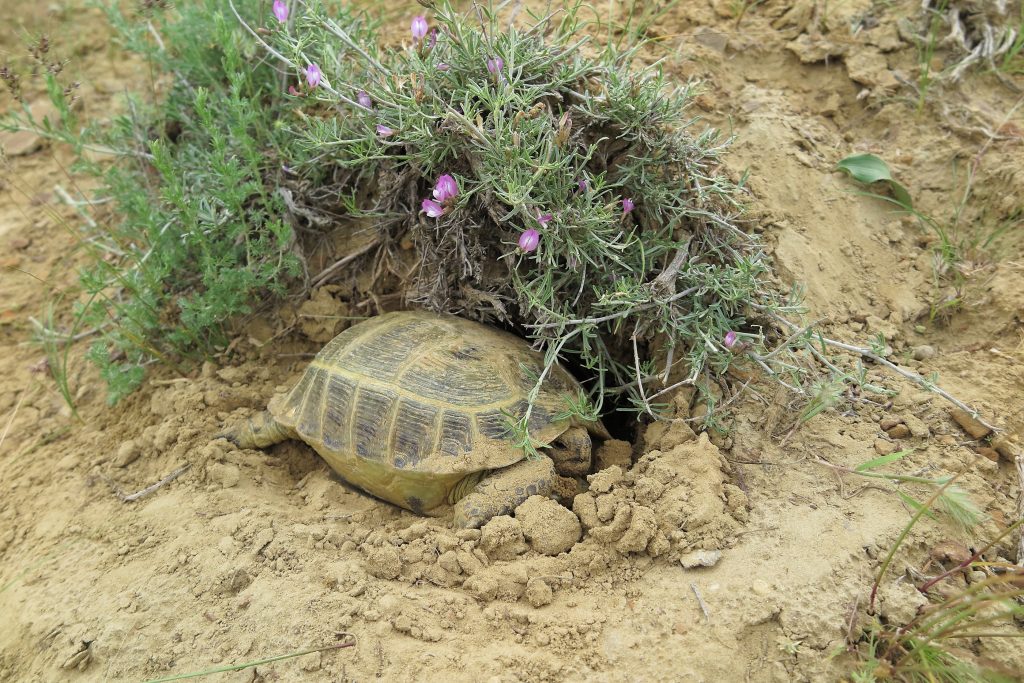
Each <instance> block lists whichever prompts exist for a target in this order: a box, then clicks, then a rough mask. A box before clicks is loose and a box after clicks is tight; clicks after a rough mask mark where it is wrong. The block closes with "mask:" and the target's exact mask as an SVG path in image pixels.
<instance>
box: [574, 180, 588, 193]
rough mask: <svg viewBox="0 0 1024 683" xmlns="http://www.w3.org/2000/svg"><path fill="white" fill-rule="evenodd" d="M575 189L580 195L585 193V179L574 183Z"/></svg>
mask: <svg viewBox="0 0 1024 683" xmlns="http://www.w3.org/2000/svg"><path fill="white" fill-rule="evenodd" d="M576 188H577V189H578V190H579V191H580V194H582V193H584V192H586V191H587V180H586V178H581V179H580V180H577V181H576Z"/></svg>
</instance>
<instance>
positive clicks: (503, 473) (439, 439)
mask: <svg viewBox="0 0 1024 683" xmlns="http://www.w3.org/2000/svg"><path fill="white" fill-rule="evenodd" d="M543 368H544V358H543V355H542V354H540V353H538V352H536V351H534V350H533V349H531V348H530V346H529V344H527V343H526V342H525V341H524V340H522V339H520V338H518V337H516V336H514V335H512V334H510V333H508V332H504V331H501V330H498V329H495V328H492V327H489V326H487V325H484V324H481V323H475V322H471V321H468V320H465V319H462V318H458V317H456V316H451V315H440V314H435V313H428V312H425V311H403V312H395V313H387V314H384V315H380V316H376V317H374V318H370V319H369V320H366V321H364V322H361V323H359V324H357V325H354V326H352V327H349V328H348V329H346V330H345V331H343V332H342V333H341V334H339V335H338V336H337V337H335V338H334V339H333V340H332V341H330V342H328V343H327V345H326V346H325V347H324V348H323V349H322V350H321V351H320V353H318V354H317V356H316V358H314V359H313V361H312V362H311V363H310V365H309V367H308V368H307V369H306V371H305V373H304V374H303V375H302V378H301V379H300V380H299V381H298V383H297V384H296V385H295V386H294V387H293V388H292V389H291V390H290V391H288V392H287V393H284V394H278V395H277V396H275V397H274V398H272V399H271V400H270V402H269V405H268V408H267V410H266V411H264V412H262V413H259V414H257V415H255V416H253V417H251V418H250V419H249V420H248V421H245V422H242V423H240V424H237V425H235V426H234V427H232V428H228V429H227V430H225V431H224V432H223V433H222V434H220V435H218V436H220V437H223V438H226V439H228V440H229V441H231V442H233V443H234V444H235V445H237V446H239V447H241V448H265V447H267V446H270V445H272V444H275V443H278V442H281V441H284V440H286V439H299V440H301V441H304V442H306V443H307V444H308V445H310V446H312V447H313V449H314V450H316V451H317V453H319V454H320V456H321V457H323V459H324V460H325V461H327V464H328V465H329V466H330V467H331V469H333V470H334V471H335V472H336V473H337V474H338V475H340V476H341V478H342V479H344V480H346V481H347V482H349V483H350V484H353V485H355V486H356V487H358V488H360V489H362V490H364V491H366V492H369V493H371V494H373V495H374V496H376V497H378V498H382V499H384V500H386V501H388V502H390V503H393V504H395V505H398V506H400V507H403V508H406V509H408V510H411V511H412V512H414V513H416V514H420V515H430V516H441V515H444V514H447V512H448V511H449V510H450V507H449V506H454V509H455V516H454V524H455V526H457V527H464V528H476V527H479V526H481V525H483V524H485V523H486V522H487V521H488V520H489V519H490V518H491V517H493V516H496V515H503V514H510V513H511V512H512V511H513V510H514V509H515V508H516V507H518V505H519V504H520V503H522V502H523V501H524V500H526V499H527V498H529V497H530V496H532V495H545V496H547V495H551V494H552V493H553V492H554V491H555V490H557V489H558V487H559V485H560V484H562V485H564V484H565V483H567V482H566V479H568V478H571V477H582V476H584V475H585V474H586V473H587V472H588V471H589V469H590V456H591V448H592V442H591V435H593V436H594V437H598V438H601V439H608V438H610V437H609V434H608V432H607V430H606V429H605V427H604V425H603V424H601V422H600V420H597V421H593V422H587V421H584V420H582V419H580V418H579V417H576V416H573V417H569V416H568V412H569V411H567V410H566V409H567V407H568V405H567V403H566V400H567V399H569V398H574V397H575V395H576V393H577V392H578V391H579V388H580V385H579V384H578V383H577V382H576V380H575V379H574V378H573V377H572V375H570V374H569V373H568V372H567V371H566V370H565V369H564V368H562V367H561V366H560V365H558V364H557V363H556V364H555V365H553V366H552V367H551V369H550V370H549V371H548V373H547V375H545V376H544V381H543V383H542V385H541V387H540V390H539V392H538V394H537V396H536V398H535V400H534V403H533V409H532V410H531V411H530V417H529V420H528V423H527V424H528V426H529V431H530V436H531V438H532V439H533V440H534V441H535V442H536V443H538V444H539V446H547V447H548V448H547V449H546V450H545V453H546V455H543V456H542V457H540V458H539V459H537V458H527V457H526V453H525V451H524V449H522V448H520V447H517V446H516V445H515V444H514V443H513V441H512V434H511V433H510V429H509V426H510V421H509V418H514V419H521V418H522V417H523V416H524V415H525V413H526V411H527V407H528V405H529V401H528V398H529V394H530V392H531V391H532V390H533V389H534V387H535V386H536V383H537V378H538V377H540V376H542V373H543ZM572 483H574V482H572Z"/></svg>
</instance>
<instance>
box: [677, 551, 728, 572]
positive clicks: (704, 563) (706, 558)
mask: <svg viewBox="0 0 1024 683" xmlns="http://www.w3.org/2000/svg"><path fill="white" fill-rule="evenodd" d="M720 559H722V551H721V550H695V551H694V552H692V553H687V554H686V555H683V556H682V557H680V558H679V564H681V565H683V567H684V568H685V569H696V568H697V567H714V566H715V565H716V564H718V561H719V560H720Z"/></svg>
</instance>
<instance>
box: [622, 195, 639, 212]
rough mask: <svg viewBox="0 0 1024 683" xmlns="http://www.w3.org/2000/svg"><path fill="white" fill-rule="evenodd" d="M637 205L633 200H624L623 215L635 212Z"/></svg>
mask: <svg viewBox="0 0 1024 683" xmlns="http://www.w3.org/2000/svg"><path fill="white" fill-rule="evenodd" d="M635 206H636V204H634V203H633V200H632V199H629V198H628V197H627V198H625V199H623V200H622V215H623V216H625V215H626V214H627V213H629V212H630V211H632V210H633V207H635Z"/></svg>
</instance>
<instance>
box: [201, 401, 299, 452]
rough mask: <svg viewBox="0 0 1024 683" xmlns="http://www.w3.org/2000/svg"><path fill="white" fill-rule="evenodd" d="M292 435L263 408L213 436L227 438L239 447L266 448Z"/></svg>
mask: <svg viewBox="0 0 1024 683" xmlns="http://www.w3.org/2000/svg"><path fill="white" fill-rule="evenodd" d="M293 436H294V435H293V434H292V433H291V430H290V429H287V428H285V427H282V426H281V425H280V423H278V421H277V420H275V419H274V417H273V416H272V415H271V414H270V412H269V411H266V410H264V411H263V412H262V413H257V414H256V415H253V416H252V417H250V418H249V419H248V420H246V421H245V422H240V423H238V424H236V425H233V426H231V427H228V428H226V429H225V430H224V431H223V432H221V433H220V434H217V435H216V436H214V437H213V438H215V439H227V440H228V441H230V442H231V443H233V444H235V445H236V446H238V447H239V448H266V447H267V446H273V445H274V444H275V443H280V442H281V441H284V440H285V439H290V438H292V437H293Z"/></svg>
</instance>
